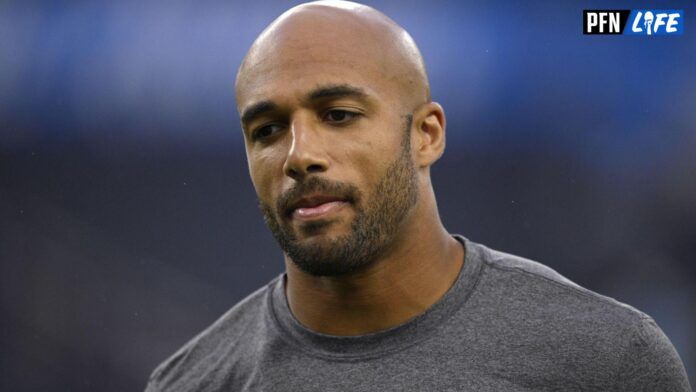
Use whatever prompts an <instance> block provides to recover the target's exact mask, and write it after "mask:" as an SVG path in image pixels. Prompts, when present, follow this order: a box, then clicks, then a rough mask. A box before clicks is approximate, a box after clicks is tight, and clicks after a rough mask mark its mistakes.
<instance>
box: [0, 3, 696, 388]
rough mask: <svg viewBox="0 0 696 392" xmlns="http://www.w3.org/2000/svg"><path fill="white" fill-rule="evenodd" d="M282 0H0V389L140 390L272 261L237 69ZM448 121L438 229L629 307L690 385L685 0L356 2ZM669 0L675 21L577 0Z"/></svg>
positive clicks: (695, 197) (692, 241)
mask: <svg viewBox="0 0 696 392" xmlns="http://www.w3.org/2000/svg"><path fill="white" fill-rule="evenodd" d="M294 4H295V3H294V2H287V1H276V2H271V1H268V2H254V1H248V2H236V1H206V2H194V1H161V2H140V1H114V2H109V3H107V2H87V1H70V2H68V1H3V2H0V187H1V189H0V261H1V263H0V294H1V297H0V312H1V314H2V318H1V321H0V322H1V326H2V328H1V330H2V334H1V335H0V347H1V348H2V349H1V350H0V364H1V368H2V374H1V375H0V390H3V391H78V392H79V391H133V390H141V389H142V388H143V387H144V385H145V382H146V378H147V375H148V374H149V372H150V371H151V370H152V368H153V367H154V366H155V365H156V364H157V363H159V362H160V361H161V360H163V359H164V358H165V357H166V356H168V355H169V354H171V353H172V352H173V351H174V350H176V349H177V348H178V347H179V346H181V345H182V344H183V343H184V342H185V341H187V340H188V339H189V338H191V337H192V336H193V335H194V334H196V333H197V332H199V331H200V330H201V329H202V328H204V327H205V326H207V325H209V324H210V323H211V322H212V321H213V320H215V319H216V318H217V317H218V316H219V315H221V314H222V313H223V312H224V311H225V310H227V309H228V308H229V307H230V306H231V305H233V304H234V303H236V302H237V301H238V300H240V299H241V298H243V297H244V296H245V295H247V294H249V293H250V292H252V291H253V290H255V289H256V288H258V287H260V286H261V285H263V284H264V283H265V282H267V281H268V280H270V279H271V278H273V277H274V276H276V275H277V274H279V273H280V272H281V271H282V262H281V254H280V252H279V250H278V248H277V246H276V244H275V242H274V240H273V239H272V237H271V236H270V234H269V232H268V231H267V229H266V227H265V226H264V224H263V222H262V219H261V216H260V213H259V212H258V211H257V209H256V208H255V205H256V202H255V194H254V191H253V188H252V186H251V182H250V181H249V179H248V174H247V167H246V162H245V155H244V148H243V140H242V136H241V133H240V129H239V126H238V121H239V120H238V117H237V113H236V110H235V102H234V94H233V80H234V75H235V72H236V68H237V66H238V64H239V62H240V60H241V58H242V56H243V54H244V52H245V51H246V49H247V48H248V46H249V45H250V44H251V42H252V41H253V39H254V38H255V36H256V35H257V34H258V33H260V31H261V30H262V28H263V27H264V26H265V25H266V24H268V23H269V22H270V21H271V20H272V19H273V18H274V17H275V16H276V15H278V14H280V13H281V12H282V11H283V10H285V9H286V8H288V7H289V6H291V5H294ZM368 4H371V5H374V6H376V7H377V8H379V9H381V10H382V11H384V12H385V13H387V14H388V15H390V16H391V17H392V18H393V19H395V20H396V21H397V22H399V23H400V24H402V25H403V26H404V27H405V28H406V29H407V30H409V31H410V32H411V34H412V35H413V36H414V38H415V39H416V41H417V42H418V44H419V45H420V48H421V50H422V52H423V55H424V57H425V60H426V63H427V66H428V70H429V73H430V78H431V84H432V91H433V96H434V98H435V99H436V100H437V101H439V102H440V103H442V104H443V106H444V108H445V110H446V113H447V119H448V127H447V131H448V145H447V151H446V153H445V155H444V157H443V158H442V160H441V161H440V162H438V163H437V164H436V165H435V167H434V169H433V177H434V185H435V190H436V194H437V197H438V201H439V206H440V209H441V215H442V218H443V220H444V222H445V224H446V227H447V228H448V229H449V230H450V231H452V232H457V233H461V234H463V235H465V236H467V237H468V238H470V239H472V240H474V241H477V242H481V243H484V244H486V245H489V246H491V247H494V248H497V249H500V250H504V251H508V252H511V253H515V254H519V255H522V256H526V257H528V258H532V259H535V260H538V261H540V262H543V263H545V264H547V265H549V266H551V267H552V268H554V269H556V270H558V271H559V272H561V273H562V274H564V275H566V276H567V277H569V278H570V279H572V280H574V281H576V282H578V283H579V284H581V285H583V286H585V287H588V288H590V289H592V290H596V291H598V292H600V293H603V294H605V295H608V296H611V297H614V298H616V299H618V300H620V301H624V302H627V303H629V304H631V305H633V306H635V307H637V308H638V309H641V310H643V311H644V312H646V313H648V314H650V315H652V316H653V317H654V318H655V319H656V320H657V322H658V324H659V325H660V326H661V327H662V328H663V329H664V331H665V332H666V333H667V335H668V336H669V337H670V338H671V340H672V342H673V343H674V345H675V346H676V348H677V350H678V351H679V353H680V355H681V357H682V358H683V360H684V363H685V365H686V367H687V371H688V372H689V374H690V377H691V383H692V385H696V382H695V381H696V379H695V378H694V377H696V305H694V304H695V303H696V263H695V262H694V257H696V256H695V255H696V57H695V56H696V50H695V49H696V39H695V37H696V35H695V34H694V33H693V31H696V20H695V19H694V17H693V16H694V15H696V9H694V3H687V2H676V1H674V2H664V1H652V2H638V1H623V2H621V1H619V2H616V1H615V2H607V1H595V2H577V1H576V2H553V1H547V2H539V1H532V2H512V1H510V2H507V1H493V2H486V3H485V5H484V4H482V3H480V2H462V1H451V2H442V1H429V2H425V3H424V2H415V1H398V2H397V1H394V2H382V1H374V2H372V1H370V2H368ZM592 8H603V9H612V8H625V9H629V8H677V9H684V10H685V17H686V20H685V21H684V22H685V34H684V35H683V36H679V37H664V36H663V37H651V38H648V37H625V36H584V35H582V34H581V31H582V29H581V22H582V10H583V9H592Z"/></svg>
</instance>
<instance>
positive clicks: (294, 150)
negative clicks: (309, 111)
mask: <svg viewBox="0 0 696 392" xmlns="http://www.w3.org/2000/svg"><path fill="white" fill-rule="evenodd" d="M290 133H291V135H292V144H291V145H290V150H288V155H287V157H286V159H285V163H284V164H283V172H284V173H285V175H286V176H288V177H290V178H293V179H294V180H297V181H301V180H302V179H303V178H305V177H306V176H307V175H309V174H312V173H321V172H324V171H326V170H327V169H328V168H329V161H328V159H327V158H326V145H325V144H324V143H323V142H322V137H321V136H322V135H321V134H320V133H319V130H317V129H316V128H315V127H314V126H313V124H312V121H311V120H310V119H309V118H307V117H302V116H297V117H296V118H295V119H293V121H292V123H291V124H290Z"/></svg>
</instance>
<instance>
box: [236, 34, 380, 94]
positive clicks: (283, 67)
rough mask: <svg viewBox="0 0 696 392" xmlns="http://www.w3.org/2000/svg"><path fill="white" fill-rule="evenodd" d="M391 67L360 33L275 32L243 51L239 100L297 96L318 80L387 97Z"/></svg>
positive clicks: (238, 83) (377, 47) (308, 89)
mask: <svg viewBox="0 0 696 392" xmlns="http://www.w3.org/2000/svg"><path fill="white" fill-rule="evenodd" d="M393 68H394V67H390V66H388V65H387V62H386V59H385V53H384V50H380V48H379V46H378V45H375V44H374V43H371V42H362V43H361V42H360V35H359V34H340V33H338V32H328V33H327V34H322V35H321V36H316V34H315V35H311V34H310V35H306V34H305V35H302V36H283V35H281V34H278V33H276V34H275V35H274V36H272V37H265V39H264V42H263V43H262V44H260V45H255V47H253V48H252V49H251V50H250V52H249V54H248V55H247V58H246V59H245V62H244V64H243V65H242V67H241V69H240V72H239V75H238V79H237V89H236V93H237V104H238V106H239V107H242V106H244V105H245V104H248V103H250V102H253V101H257V100H267V99H273V98H274V97H275V98H276V99H280V98H292V97H300V96H303V95H304V94H306V93H307V92H308V91H310V90H312V89H313V88H315V87H316V86H318V85H343V84H347V85H351V86H355V87H359V88H361V89H363V90H365V91H366V92H368V93H369V94H371V95H375V96H378V97H381V98H386V97H388V96H390V95H392V94H393V93H394V91H393V90H394V86H393V80H394V76H390V73H393V71H394V69H393Z"/></svg>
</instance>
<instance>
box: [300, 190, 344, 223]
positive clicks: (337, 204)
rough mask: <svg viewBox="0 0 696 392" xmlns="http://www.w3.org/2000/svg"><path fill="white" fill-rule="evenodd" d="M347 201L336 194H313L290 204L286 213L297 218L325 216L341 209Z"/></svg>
mask: <svg viewBox="0 0 696 392" xmlns="http://www.w3.org/2000/svg"><path fill="white" fill-rule="evenodd" d="M348 203H349V201H348V200H346V199H343V198H340V197H336V196H327V195H314V196H311V197H303V198H301V199H299V200H297V201H296V202H294V203H292V204H291V205H290V207H289V208H288V215H289V216H290V217H292V218H293V219H298V220H311V219H317V218H325V217H327V216H328V215H330V214H332V213H334V212H337V211H339V210H341V209H342V208H343V207H345V206H346V205H347V204H348Z"/></svg>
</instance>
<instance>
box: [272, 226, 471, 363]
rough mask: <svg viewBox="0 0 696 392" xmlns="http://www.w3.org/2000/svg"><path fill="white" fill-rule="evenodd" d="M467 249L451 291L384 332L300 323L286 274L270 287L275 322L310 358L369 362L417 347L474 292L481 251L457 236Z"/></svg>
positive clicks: (289, 339)
mask: <svg viewBox="0 0 696 392" xmlns="http://www.w3.org/2000/svg"><path fill="white" fill-rule="evenodd" d="M453 237H454V238H455V239H456V240H457V241H459V242H460V243H461V244H462V246H463V247H464V249H465V256H464V263H463V265H462V268H461V270H460V271H459V275H458V276H457V279H456V280H455V282H454V283H453V284H452V286H451V287H450V288H449V290H448V291H447V292H446V293H445V294H444V295H443V296H442V297H441V298H440V299H439V300H438V301H437V302H435V303H434V304H433V305H432V306H431V307H430V308H428V309H427V310H426V311H425V312H423V313H421V314H420V315H418V316H415V317H414V318H412V319H410V320H408V321H406V322H404V323H403V324H400V325H397V326H395V327H392V328H388V329H385V330H382V331H378V332H373V333H369V334H365V335H357V336H335V335H327V334H323V333H319V332H314V331H312V330H310V329H308V328H307V327H305V326H303V325H302V324H300V322H299V321H297V319H296V318H295V317H294V315H293V314H292V312H291V311H290V306H289V304H288V301H287V297H286V295H285V284H286V280H287V275H286V274H285V273H283V274H282V275H281V276H279V277H278V279H276V281H275V283H274V284H273V285H272V286H271V287H270V290H271V292H270V293H269V296H268V301H269V302H270V303H269V309H270V311H271V313H272V314H271V316H272V319H273V322H274V323H275V324H276V326H277V327H278V329H279V330H280V332H281V334H282V335H283V336H284V337H286V338H287V339H286V340H287V341H288V342H289V343H290V344H292V345H294V346H296V347H297V348H299V349H300V350H302V351H305V352H306V353H308V354H310V355H315V356H320V357H323V358H329V359H336V360H351V359H365V358H366V357H374V356H378V355H383V354H385V353H387V352H390V351H398V350H401V349H404V348H406V347H409V346H411V345H413V344H416V343H417V342H419V341H420V340H422V339H425V338H427V337H429V336H432V334H433V333H434V332H435V330H436V329H437V328H438V327H439V326H441V325H442V324H444V323H445V322H446V320H447V319H448V318H449V317H450V316H451V315H452V314H453V313H454V312H456V311H457V310H458V309H459V308H460V307H461V305H462V304H464V303H465V302H466V301H467V299H468V298H469V296H470V294H471V292H473V290H474V288H475V286H476V282H477V281H478V277H479V275H480V271H481V265H482V261H481V249H480V248H479V246H477V245H478V244H475V243H473V242H471V241H469V240H468V239H466V238H465V237H463V236H461V235H459V234H454V235H453Z"/></svg>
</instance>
